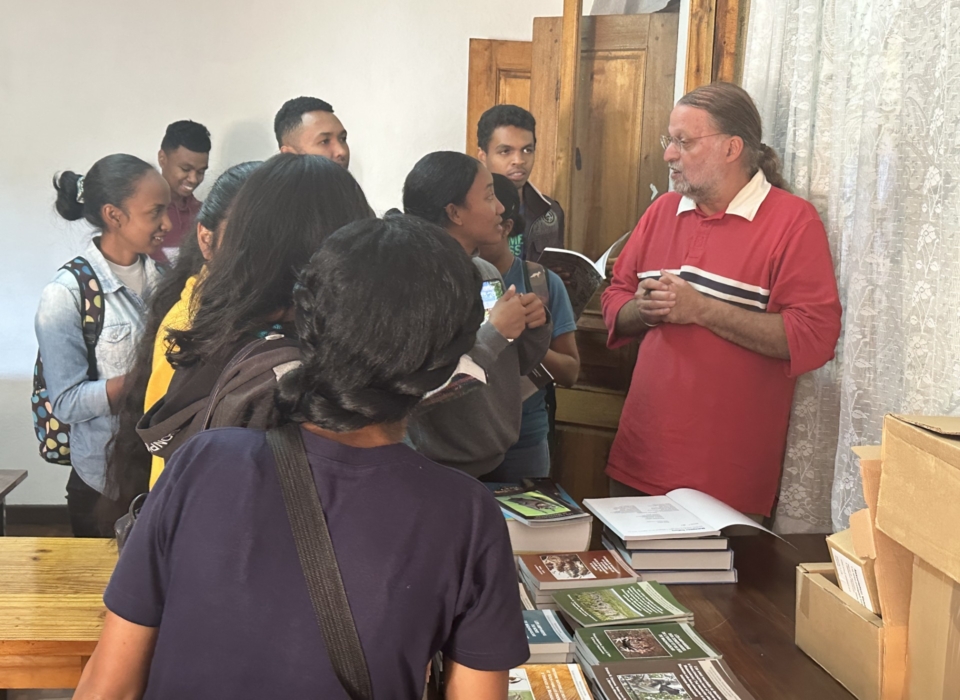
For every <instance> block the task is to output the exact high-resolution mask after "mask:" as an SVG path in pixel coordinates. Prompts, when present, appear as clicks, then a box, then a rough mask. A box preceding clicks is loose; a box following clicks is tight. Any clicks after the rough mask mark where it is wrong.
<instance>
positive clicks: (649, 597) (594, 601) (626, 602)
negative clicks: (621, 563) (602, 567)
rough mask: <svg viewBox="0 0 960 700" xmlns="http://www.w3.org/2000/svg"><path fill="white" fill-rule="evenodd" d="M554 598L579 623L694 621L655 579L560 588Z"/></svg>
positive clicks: (624, 623)
mask: <svg viewBox="0 0 960 700" xmlns="http://www.w3.org/2000/svg"><path fill="white" fill-rule="evenodd" d="M553 599H554V600H555V601H556V602H557V605H558V606H559V608H560V610H562V611H563V612H564V613H565V614H566V615H567V616H568V617H569V618H570V620H572V621H573V622H574V623H575V624H576V625H578V626H580V627H600V626H604V625H631V624H634V623H637V622H692V621H693V613H691V612H690V611H689V610H688V609H687V608H685V607H683V606H682V605H680V603H678V602H677V599H676V598H674V597H673V595H672V594H671V593H670V591H668V590H667V587H666V586H663V585H661V584H659V583H654V582H653V581H641V582H640V583H630V584H627V585H625V586H608V587H606V588H586V589H581V590H567V591H558V592H556V593H554V594H553Z"/></svg>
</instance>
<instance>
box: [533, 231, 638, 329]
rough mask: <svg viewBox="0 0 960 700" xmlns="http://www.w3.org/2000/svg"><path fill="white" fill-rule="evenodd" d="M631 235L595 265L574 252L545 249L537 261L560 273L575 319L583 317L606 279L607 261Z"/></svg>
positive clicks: (613, 246)
mask: <svg viewBox="0 0 960 700" xmlns="http://www.w3.org/2000/svg"><path fill="white" fill-rule="evenodd" d="M630 233H631V231H627V232H626V233H625V234H623V235H622V236H620V238H618V239H617V240H616V241H615V242H614V244H613V245H612V246H610V247H609V248H607V250H606V252H605V253H604V254H603V255H601V256H600V259H599V260H597V261H596V262H594V261H592V260H591V259H590V258H588V257H587V256H586V255H584V254H583V253H578V252H577V251H575V250H564V249H563V248H544V249H543V253H542V254H541V255H540V259H539V260H538V261H537V262H538V263H540V264H541V265H543V266H544V267H545V268H547V269H548V270H552V271H553V272H555V273H557V274H558V275H559V276H560V279H562V280H563V283H564V284H565V285H566V287H567V294H568V295H569V296H570V305H571V306H572V307H573V317H574V318H580V314H582V313H583V310H584V309H585V308H586V307H587V304H588V303H589V301H590V299H591V297H593V295H594V294H596V292H597V290H598V289H599V288H600V285H601V284H603V280H605V279H606V278H607V260H609V258H610V255H611V254H612V253H613V251H614V250H618V249H619V248H620V247H621V244H622V243H624V242H625V241H626V239H627V237H628V236H629V235H630Z"/></svg>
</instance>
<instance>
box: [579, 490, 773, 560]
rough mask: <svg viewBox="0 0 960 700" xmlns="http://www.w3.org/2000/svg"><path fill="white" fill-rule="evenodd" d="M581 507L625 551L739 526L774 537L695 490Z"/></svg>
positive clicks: (711, 534)
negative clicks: (638, 545)
mask: <svg viewBox="0 0 960 700" xmlns="http://www.w3.org/2000/svg"><path fill="white" fill-rule="evenodd" d="M583 504H584V506H585V507H586V508H587V510H589V511H590V512H592V513H593V514H594V515H595V516H597V518H598V519H599V520H600V521H601V522H602V523H603V524H604V525H605V526H606V527H607V528H608V529H609V530H610V531H611V532H613V534H615V535H616V536H617V537H619V538H620V539H621V540H622V541H623V542H624V543H625V544H626V545H627V547H628V548H630V547H632V545H633V544H634V543H637V542H642V541H644V540H669V539H690V538H700V537H719V536H720V533H721V531H722V530H723V529H724V528H728V527H733V526H742V527H748V528H753V529H757V530H763V531H764V532H769V533H770V534H771V535H772V534H773V533H772V532H770V530H767V529H766V528H765V527H763V526H762V525H760V524H758V523H757V522H755V521H753V520H751V519H750V518H748V517H747V516H745V515H743V514H742V513H740V512H738V511H737V510H735V509H733V508H731V507H730V506H728V505H727V504H726V503H723V502H722V501H719V500H717V499H716V498H713V497H712V496H708V495H707V494H705V493H702V492H700V491H696V490H695V489H675V490H673V491H670V492H669V493H668V494H667V495H665V496H624V497H618V498H588V499H586V500H585V501H584V502H583Z"/></svg>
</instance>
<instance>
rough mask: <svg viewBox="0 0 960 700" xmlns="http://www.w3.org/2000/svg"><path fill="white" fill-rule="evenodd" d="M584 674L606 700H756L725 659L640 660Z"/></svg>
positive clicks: (601, 666) (608, 665)
mask: <svg viewBox="0 0 960 700" xmlns="http://www.w3.org/2000/svg"><path fill="white" fill-rule="evenodd" d="M585 672H586V674H587V676H588V677H589V678H590V681H591V683H592V684H593V686H594V687H595V688H596V690H597V691H598V695H597V697H598V698H603V699H604V700H624V699H626V698H629V699H630V700H657V699H662V700H668V699H669V700H719V699H720V698H722V699H723V700H754V697H753V696H752V695H751V694H750V692H749V691H748V690H747V689H746V688H745V687H744V685H743V683H741V682H740V680H739V679H738V678H737V677H736V676H735V675H734V674H733V672H732V671H731V670H730V667H729V666H727V664H726V663H724V661H723V660H722V659H698V660H691V661H684V660H670V661H668V660H662V659H652V660H649V661H647V660H639V659H637V660H631V661H625V662H620V663H612V664H600V665H598V666H591V667H590V668H589V670H586V669H585Z"/></svg>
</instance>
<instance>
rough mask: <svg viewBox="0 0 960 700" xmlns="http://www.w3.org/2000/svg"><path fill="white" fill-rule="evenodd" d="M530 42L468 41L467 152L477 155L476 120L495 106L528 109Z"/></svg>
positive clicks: (531, 50) (531, 60)
mask: <svg viewBox="0 0 960 700" xmlns="http://www.w3.org/2000/svg"><path fill="white" fill-rule="evenodd" d="M532 55H533V44H532V43H531V42H529V41H494V40H490V39H471V40H470V81H469V83H468V87H467V150H466V153H467V154H468V155H471V156H476V155H477V121H478V120H479V119H480V116H481V115H482V114H483V113H484V112H486V111H487V110H488V109H490V108H491V107H493V106H494V105H503V104H511V105H517V106H518V107H523V108H524V109H529V108H530V68H531V64H532V62H533V58H532Z"/></svg>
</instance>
